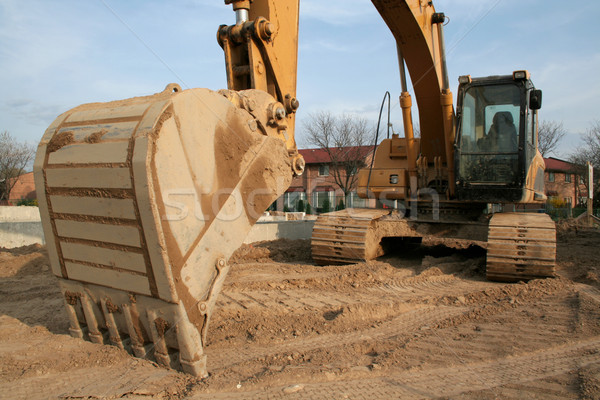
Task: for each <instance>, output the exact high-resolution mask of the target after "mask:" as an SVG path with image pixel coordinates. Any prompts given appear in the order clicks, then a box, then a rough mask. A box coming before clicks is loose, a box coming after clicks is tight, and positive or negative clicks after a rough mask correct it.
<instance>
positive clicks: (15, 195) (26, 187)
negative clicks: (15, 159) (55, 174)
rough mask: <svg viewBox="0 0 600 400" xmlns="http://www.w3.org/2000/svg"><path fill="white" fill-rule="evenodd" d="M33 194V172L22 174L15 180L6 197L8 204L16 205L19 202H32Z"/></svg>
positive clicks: (34, 196)
mask: <svg viewBox="0 0 600 400" xmlns="http://www.w3.org/2000/svg"><path fill="white" fill-rule="evenodd" d="M35 198H36V194H35V183H34V181H33V172H29V173H26V174H23V175H21V176H19V177H18V178H17V182H16V183H15V186H13V188H12V190H11V191H10V194H9V196H8V204H9V205H13V206H14V205H16V204H17V203H18V202H19V200H21V199H27V200H34V199H35Z"/></svg>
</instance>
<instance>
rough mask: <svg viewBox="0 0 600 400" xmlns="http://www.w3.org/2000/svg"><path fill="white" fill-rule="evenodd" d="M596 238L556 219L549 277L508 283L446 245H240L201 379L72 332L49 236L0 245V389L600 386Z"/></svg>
mask: <svg viewBox="0 0 600 400" xmlns="http://www.w3.org/2000/svg"><path fill="white" fill-rule="evenodd" d="M599 246H600V232H598V231H597V230H587V229H581V228H580V229H576V228H574V227H569V226H562V227H560V229H559V235H558V267H557V270H558V274H559V277H558V278H556V279H546V280H535V281H531V282H528V283H513V284H505V283H493V282H487V281H486V280H485V277H484V264H485V251H484V250H483V249H482V248H480V247H477V246H466V245H464V244H463V245H457V244H456V243H452V242H444V243H442V242H428V243H426V244H425V245H424V246H421V247H420V248H417V249H413V250H412V251H410V252H408V251H405V252H404V253H405V254H402V253H396V254H393V255H388V256H385V257H382V258H380V259H378V260H376V261H373V262H368V263H361V264H354V265H346V266H326V267H318V266H315V265H314V264H312V262H311V260H310V245H309V242H308V241H288V240H281V241H275V242H265V243H255V244H253V245H245V246H243V247H242V248H240V249H239V250H238V251H237V252H236V254H235V255H234V256H233V257H232V260H231V262H232V264H233V267H232V271H231V273H230V275H229V276H228V278H227V281H226V284H225V287H224V290H223V292H222V294H221V296H220V300H219V303H218V307H217V310H216V312H215V314H214V317H213V319H212V322H211V327H210V332H209V343H208V346H207V349H206V352H207V354H208V368H209V371H210V376H209V377H208V378H207V379H205V380H201V379H197V378H193V377H191V376H188V375H185V374H183V373H178V372H174V371H170V370H166V369H163V368H161V367H159V366H157V365H155V364H154V363H152V362H150V361H147V360H141V359H136V358H133V357H130V356H129V355H128V354H126V353H125V352H123V351H121V350H119V349H117V348H115V347H112V346H108V345H97V344H93V343H89V342H84V341H81V340H77V339H74V338H71V337H70V336H69V335H68V320H67V317H66V314H65V312H64V310H63V304H62V299H61V296H60V293H59V290H58V286H57V285H56V282H55V281H54V277H53V276H52V274H51V272H50V270H49V267H48V259H47V257H46V254H45V250H44V248H42V247H39V246H28V247H23V248H19V249H11V250H7V249H0V338H1V339H0V398H2V399H149V398H153V399H184V398H185V399H232V398H233V399H235V398H252V399H259V398H265V399H276V398H286V399H287V398H289V399H296V398H298V399H305V398H311V399H318V398H322V399H380V398H381V399H384V398H385V399H387V398H400V399H428V398H437V399H599V398H600V307H599V306H600V261H599V259H598V254H599V251H598V248H599Z"/></svg>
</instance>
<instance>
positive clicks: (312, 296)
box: [217, 275, 497, 312]
mask: <svg viewBox="0 0 600 400" xmlns="http://www.w3.org/2000/svg"><path fill="white" fill-rule="evenodd" d="M493 285H497V284H494V283H490V282H479V281H466V280H463V279H459V278H456V277H454V276H452V275H440V276H429V277H419V276H417V277H410V278H405V279H402V280H399V281H395V282H390V283H388V284H385V285H381V286H373V287H366V288H361V289H353V291H352V292H344V291H337V290H336V291H335V297H333V296H332V292H331V291H326V290H315V289H288V290H285V291H283V290H245V289H241V290H234V289H232V288H227V287H226V288H224V289H223V292H222V296H220V297H219V300H218V301H217V307H219V309H221V310H227V311H230V312H231V311H236V310H240V311H241V310H248V309H254V308H257V307H259V308H265V307H266V308H269V309H277V308H282V307H284V308H286V309H289V310H290V311H292V310H298V309H302V310H306V309H316V310H321V309H323V308H325V309H327V308H335V307H340V306H343V305H348V304H365V302H367V303H373V300H374V299H375V300H377V301H381V300H384V301H388V300H391V301H403V300H405V299H408V298H410V299H413V300H414V299H418V298H431V297H435V296H439V295H440V293H444V295H456V296H457V295H461V294H466V293H472V292H476V291H481V290H484V289H486V288H489V287H490V286H493ZM217 312H218V311H217Z"/></svg>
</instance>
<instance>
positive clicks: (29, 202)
mask: <svg viewBox="0 0 600 400" xmlns="http://www.w3.org/2000/svg"><path fill="white" fill-rule="evenodd" d="M17 206H28V207H37V206H38V201H37V199H21V200H19V201H17Z"/></svg>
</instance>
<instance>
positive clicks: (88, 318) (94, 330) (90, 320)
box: [80, 294, 104, 344]
mask: <svg viewBox="0 0 600 400" xmlns="http://www.w3.org/2000/svg"><path fill="white" fill-rule="evenodd" d="M80 299H81V306H82V308H83V314H84V316H85V322H86V324H87V328H88V336H89V337H90V341H91V342H93V343H99V344H102V343H104V335H103V334H102V333H101V332H100V329H99V326H98V322H97V320H96V314H95V313H94V310H93V309H92V304H91V303H90V299H89V297H88V296H86V295H85V294H84V295H82V296H81V297H80Z"/></svg>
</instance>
